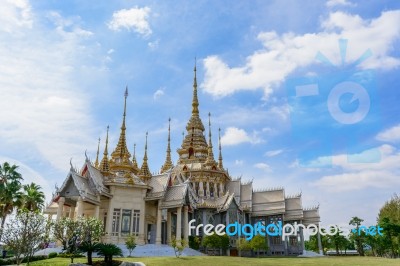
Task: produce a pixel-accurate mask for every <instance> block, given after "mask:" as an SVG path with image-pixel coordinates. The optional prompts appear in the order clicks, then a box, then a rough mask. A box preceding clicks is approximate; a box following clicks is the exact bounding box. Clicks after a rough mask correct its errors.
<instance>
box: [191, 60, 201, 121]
mask: <svg viewBox="0 0 400 266" xmlns="http://www.w3.org/2000/svg"><path fill="white" fill-rule="evenodd" d="M196 64H197V62H196V58H195V59H194V80H193V100H192V115H194V116H198V115H199V100H198V98H197V74H196V71H197V67H196Z"/></svg>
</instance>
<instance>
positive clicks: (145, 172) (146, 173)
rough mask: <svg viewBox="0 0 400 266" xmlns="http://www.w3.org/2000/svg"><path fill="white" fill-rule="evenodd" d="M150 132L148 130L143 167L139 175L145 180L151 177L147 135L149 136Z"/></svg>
mask: <svg viewBox="0 0 400 266" xmlns="http://www.w3.org/2000/svg"><path fill="white" fill-rule="evenodd" d="M148 134H149V133H148V132H146V144H145V146H144V156H143V163H142V167H141V168H140V173H139V176H140V177H142V178H143V179H145V180H147V179H148V178H150V177H151V173H150V170H149V165H148V164H147V136H148Z"/></svg>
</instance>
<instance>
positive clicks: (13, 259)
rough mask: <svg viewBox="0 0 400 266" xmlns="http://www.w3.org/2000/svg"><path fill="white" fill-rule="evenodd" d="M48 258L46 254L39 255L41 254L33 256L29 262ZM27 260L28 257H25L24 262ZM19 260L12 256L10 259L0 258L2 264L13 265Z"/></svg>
mask: <svg viewBox="0 0 400 266" xmlns="http://www.w3.org/2000/svg"><path fill="white" fill-rule="evenodd" d="M45 259H47V256H46V255H39V256H33V257H31V258H30V259H29V262H33V261H38V260H45ZM25 262H27V258H24V259H23V260H22V263H25ZM16 263H17V260H16V259H15V258H10V259H4V260H3V259H0V265H12V264H16Z"/></svg>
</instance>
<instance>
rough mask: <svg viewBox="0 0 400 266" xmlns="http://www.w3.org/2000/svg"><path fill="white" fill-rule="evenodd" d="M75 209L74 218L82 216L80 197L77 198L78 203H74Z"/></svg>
mask: <svg viewBox="0 0 400 266" xmlns="http://www.w3.org/2000/svg"><path fill="white" fill-rule="evenodd" d="M76 208H77V214H76V217H77V218H79V217H81V216H82V215H83V201H82V198H81V197H79V198H78V202H77V203H76Z"/></svg>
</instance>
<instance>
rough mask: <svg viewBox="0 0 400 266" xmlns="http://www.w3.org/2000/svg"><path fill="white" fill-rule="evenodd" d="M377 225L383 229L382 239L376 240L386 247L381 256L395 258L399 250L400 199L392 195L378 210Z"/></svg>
mask: <svg viewBox="0 0 400 266" xmlns="http://www.w3.org/2000/svg"><path fill="white" fill-rule="evenodd" d="M378 224H379V225H380V226H381V227H382V228H383V232H384V235H383V239H380V238H378V240H380V241H381V242H382V244H383V245H384V246H385V247H386V249H385V250H384V251H382V250H381V252H383V254H387V253H389V254H390V256H391V257H397V256H398V255H399V249H400V197H399V196H398V195H397V194H394V195H393V196H392V198H391V199H390V200H389V201H387V202H385V204H384V205H383V206H382V208H381V209H380V210H379V215H378Z"/></svg>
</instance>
